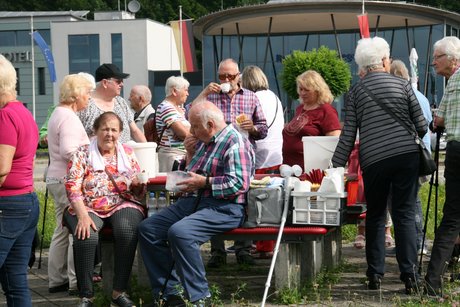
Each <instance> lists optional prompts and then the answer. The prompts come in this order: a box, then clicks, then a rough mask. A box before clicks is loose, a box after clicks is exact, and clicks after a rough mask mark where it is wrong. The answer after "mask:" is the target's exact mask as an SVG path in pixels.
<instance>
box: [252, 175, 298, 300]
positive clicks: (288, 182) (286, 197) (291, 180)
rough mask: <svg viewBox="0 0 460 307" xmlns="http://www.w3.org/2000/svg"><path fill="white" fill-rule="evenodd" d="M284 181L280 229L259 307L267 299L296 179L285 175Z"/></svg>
mask: <svg viewBox="0 0 460 307" xmlns="http://www.w3.org/2000/svg"><path fill="white" fill-rule="evenodd" d="M285 180H286V182H285V183H284V189H285V191H286V192H285V195H284V208H283V215H282V216H281V224H280V230H279V232H278V237H277V238H276V244H275V249H274V251H273V258H272V262H271V264H270V269H269V271H268V276H267V281H266V282H265V290H264V296H263V298H262V303H261V304H260V306H261V307H264V306H265V301H266V300H267V295H268V289H269V288H270V284H271V280H272V276H273V271H274V269H275V264H276V257H277V256H278V251H279V247H280V243H281V238H282V237H283V230H284V225H285V224H286V218H287V214H288V209H289V200H290V198H291V197H290V196H291V190H292V188H293V186H294V182H295V180H298V179H297V178H295V177H287V178H286V179H285Z"/></svg>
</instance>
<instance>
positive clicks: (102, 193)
mask: <svg viewBox="0 0 460 307" xmlns="http://www.w3.org/2000/svg"><path fill="white" fill-rule="evenodd" d="M123 148H124V150H125V152H126V155H127V156H128V160H129V162H130V166H131V170H130V171H127V172H123V173H119V172H118V170H117V157H116V155H114V156H113V157H111V158H109V159H104V160H105V165H106V167H107V169H108V171H109V172H110V173H111V174H112V176H113V178H114V179H115V182H116V183H117V186H118V188H119V189H120V191H121V192H122V193H123V196H124V197H125V198H128V199H135V198H134V196H133V195H132V194H131V193H130V192H129V187H130V185H131V181H132V180H133V179H134V178H135V176H136V174H137V173H139V171H140V167H139V164H138V163H137V160H136V158H135V155H134V152H133V149H132V148H131V147H129V146H127V145H125V144H123ZM88 157H89V145H83V146H80V147H79V148H78V150H77V151H76V152H75V153H74V154H73V155H72V158H71V159H70V160H69V163H68V165H67V180H66V182H65V187H66V191H67V196H68V198H69V200H70V202H71V203H73V202H75V201H77V200H80V199H82V200H83V203H84V204H85V206H86V207H87V210H88V211H89V212H92V213H94V214H96V215H97V216H99V217H101V218H105V217H109V216H111V215H112V214H113V213H115V212H116V211H118V210H120V209H123V208H135V209H138V210H139V211H141V212H143V209H142V207H140V206H139V205H136V204H134V203H132V202H129V201H126V200H124V199H123V198H121V197H120V194H119V193H118V192H117V190H116V188H115V187H114V186H113V184H112V182H111V180H110V178H109V176H108V175H107V173H106V172H105V171H103V170H101V171H95V170H94V169H93V167H92V165H91V164H90V163H89V160H88ZM69 212H70V213H71V214H75V211H74V210H73V208H72V206H71V207H70V208H69Z"/></svg>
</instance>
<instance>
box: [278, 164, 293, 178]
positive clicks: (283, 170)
mask: <svg viewBox="0 0 460 307" xmlns="http://www.w3.org/2000/svg"><path fill="white" fill-rule="evenodd" d="M280 174H281V177H284V178H287V177H291V176H292V174H293V171H292V167H290V166H289V165H287V164H283V165H281V166H280Z"/></svg>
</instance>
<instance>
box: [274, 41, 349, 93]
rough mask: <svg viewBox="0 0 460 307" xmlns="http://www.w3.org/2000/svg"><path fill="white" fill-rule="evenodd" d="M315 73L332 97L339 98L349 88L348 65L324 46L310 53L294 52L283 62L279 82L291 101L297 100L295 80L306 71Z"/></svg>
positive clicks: (334, 52)
mask: <svg viewBox="0 0 460 307" xmlns="http://www.w3.org/2000/svg"><path fill="white" fill-rule="evenodd" d="M310 69H311V70H315V71H317V72H318V73H319V74H320V75H321V76H322V77H323V78H324V80H325V81H326V83H327V85H329V88H330V89H331V92H332V95H334V96H335V97H337V96H340V95H341V94H343V93H344V92H345V91H347V90H348V88H349V87H350V82H351V72H350V68H349V66H348V64H347V63H346V62H345V61H344V60H342V59H340V58H339V57H338V54H337V52H336V51H334V50H330V49H328V48H327V47H325V46H321V47H320V48H319V49H313V50H311V51H308V52H307V51H300V50H294V52H293V53H292V54H290V55H288V56H286V58H285V59H284V60H283V71H282V72H281V76H280V77H281V82H282V84H283V88H284V90H285V91H286V93H287V94H288V96H289V97H290V98H292V99H297V98H298V94H297V84H296V78H297V76H298V75H300V74H302V73H303V72H305V71H307V70H310Z"/></svg>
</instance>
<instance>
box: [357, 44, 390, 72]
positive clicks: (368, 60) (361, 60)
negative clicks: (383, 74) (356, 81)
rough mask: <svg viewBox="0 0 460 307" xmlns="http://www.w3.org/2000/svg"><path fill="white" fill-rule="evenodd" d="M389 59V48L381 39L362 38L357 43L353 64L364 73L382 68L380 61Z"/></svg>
mask: <svg viewBox="0 0 460 307" xmlns="http://www.w3.org/2000/svg"><path fill="white" fill-rule="evenodd" d="M389 57H390V46H389V45H388V43H387V41H386V40H384V39H383V38H381V37H373V38H363V39H360V40H359V41H358V46H356V51H355V62H356V64H358V66H359V69H364V70H366V71H370V70H374V69H376V68H381V67H383V64H382V60H383V59H384V58H389Z"/></svg>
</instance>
